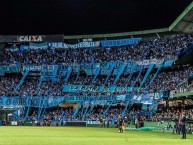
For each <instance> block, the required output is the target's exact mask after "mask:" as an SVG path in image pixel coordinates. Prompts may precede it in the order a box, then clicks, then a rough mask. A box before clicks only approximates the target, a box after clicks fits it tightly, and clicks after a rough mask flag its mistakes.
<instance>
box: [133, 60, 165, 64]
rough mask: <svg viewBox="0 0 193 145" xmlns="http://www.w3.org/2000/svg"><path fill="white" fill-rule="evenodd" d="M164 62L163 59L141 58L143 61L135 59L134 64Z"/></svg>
mask: <svg viewBox="0 0 193 145" xmlns="http://www.w3.org/2000/svg"><path fill="white" fill-rule="evenodd" d="M163 62H164V59H149V60H143V61H136V64H138V65H150V64H155V65H160V64H162V63H163Z"/></svg>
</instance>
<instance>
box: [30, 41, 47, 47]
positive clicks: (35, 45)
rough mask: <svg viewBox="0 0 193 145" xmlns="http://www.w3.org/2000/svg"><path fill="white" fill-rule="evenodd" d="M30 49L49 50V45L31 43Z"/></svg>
mask: <svg viewBox="0 0 193 145" xmlns="http://www.w3.org/2000/svg"><path fill="white" fill-rule="evenodd" d="M29 48H30V49H47V48H48V43H47V42H45V43H30V44H29Z"/></svg>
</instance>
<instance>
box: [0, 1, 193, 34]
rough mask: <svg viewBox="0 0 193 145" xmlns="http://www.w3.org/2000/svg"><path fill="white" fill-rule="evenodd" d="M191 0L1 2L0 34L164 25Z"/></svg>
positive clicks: (107, 30) (98, 31)
mask: <svg viewBox="0 0 193 145" xmlns="http://www.w3.org/2000/svg"><path fill="white" fill-rule="evenodd" d="M191 2H192V0H185V1H176V0H169V1H168V0H156V1H155V0H146V1H136V0H107V1H102V0H92V1H90V0H81V1H80V0H77V1H69V0H66V1H65V0H47V1H46V2H45V1H39V0H33V1H22V2H21V1H20V0H17V1H11V2H10V1H9V0H6V1H1V2H0V3H1V4H0V18H1V29H0V34H1V35H2V34H3V35H5V34H10V35H15V34H17V35H23V34H25V35H27V34H29V35H32V34H34V35H35V34H36V35H37V34H64V35H80V34H103V33H105V34H107V33H119V32H132V31H142V30H151V29H158V28H167V27H168V26H169V25H170V24H171V23H172V22H173V21H174V20H175V18H176V17H177V16H179V14H180V13H181V12H182V11H183V10H184V9H185V8H186V7H187V6H188V5H189V4H190V3H191Z"/></svg>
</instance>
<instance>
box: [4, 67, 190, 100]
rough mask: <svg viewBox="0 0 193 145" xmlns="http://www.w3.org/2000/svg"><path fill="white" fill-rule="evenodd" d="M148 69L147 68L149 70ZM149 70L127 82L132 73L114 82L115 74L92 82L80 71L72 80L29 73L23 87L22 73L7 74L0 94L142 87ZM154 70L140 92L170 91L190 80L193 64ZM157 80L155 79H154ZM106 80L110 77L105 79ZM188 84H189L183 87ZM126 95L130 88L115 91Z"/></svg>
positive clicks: (97, 93) (51, 94)
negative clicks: (77, 87) (86, 87)
mask: <svg viewBox="0 0 193 145" xmlns="http://www.w3.org/2000/svg"><path fill="white" fill-rule="evenodd" d="M146 70H147V69H146ZM146 70H145V69H144V70H143V71H142V73H141V75H140V76H139V78H138V75H139V72H136V73H134V74H133V75H132V77H131V79H130V81H128V82H126V80H127V79H128V77H130V74H128V75H125V74H123V75H121V76H120V78H119V79H118V81H117V82H116V83H115V84H114V81H115V78H116V76H113V75H111V76H110V77H109V78H108V79H107V76H97V78H96V79H95V81H93V78H94V76H92V75H90V76H87V75H84V74H81V75H80V76H79V77H78V78H77V80H76V75H71V76H70V78H69V80H68V81H67V82H65V80H64V79H63V78H61V79H60V80H59V81H53V80H43V81H41V79H40V77H31V76H27V77H26V78H25V80H24V82H23V83H22V85H21V86H19V87H18V88H17V86H18V84H19V82H20V80H21V78H22V76H21V75H6V76H4V77H0V89H1V90H2V91H1V92H0V96H48V95H49V96H65V95H71V94H70V93H67V92H63V87H64V85H65V84H76V85H96V86H103V85H104V86H107V87H110V86H113V85H117V86H121V87H123V86H127V87H130V86H133V87H134V88H139V87H140V85H141V83H142V80H143V77H144V75H145V72H146ZM155 71H156V69H155V70H154V71H152V72H151V73H150V74H149V76H148V77H147V80H146V81H145V83H144V84H143V86H142V87H141V88H140V90H139V91H138V92H139V93H140V92H143V91H148V92H152V93H154V92H157V93H159V92H163V91H170V90H174V91H175V90H177V89H178V88H179V87H181V86H180V84H181V83H183V82H185V81H187V80H188V78H189V77H190V76H191V75H192V74H193V67H192V66H189V65H187V66H174V67H172V68H166V69H163V70H161V71H160V72H159V73H158V74H157V76H156V77H155V78H154V74H155ZM153 78H154V80H153V81H152V79H153ZM106 79H107V80H106ZM184 87H186V86H184ZM120 93H121V94H126V93H128V92H127V91H123V92H114V94H115V95H116V94H120ZM77 95H87V96H89V95H108V92H103V91H102V92H77Z"/></svg>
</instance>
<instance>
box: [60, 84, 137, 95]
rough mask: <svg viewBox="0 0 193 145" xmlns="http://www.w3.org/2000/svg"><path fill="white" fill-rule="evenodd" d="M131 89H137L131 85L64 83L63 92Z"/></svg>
mask: <svg viewBox="0 0 193 145" xmlns="http://www.w3.org/2000/svg"><path fill="white" fill-rule="evenodd" d="M133 89H135V90H137V89H138V88H132V87H119V86H110V87H106V86H91V85H64V88H63V92H71V93H76V92H107V93H113V92H131V91H132V90H133Z"/></svg>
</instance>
